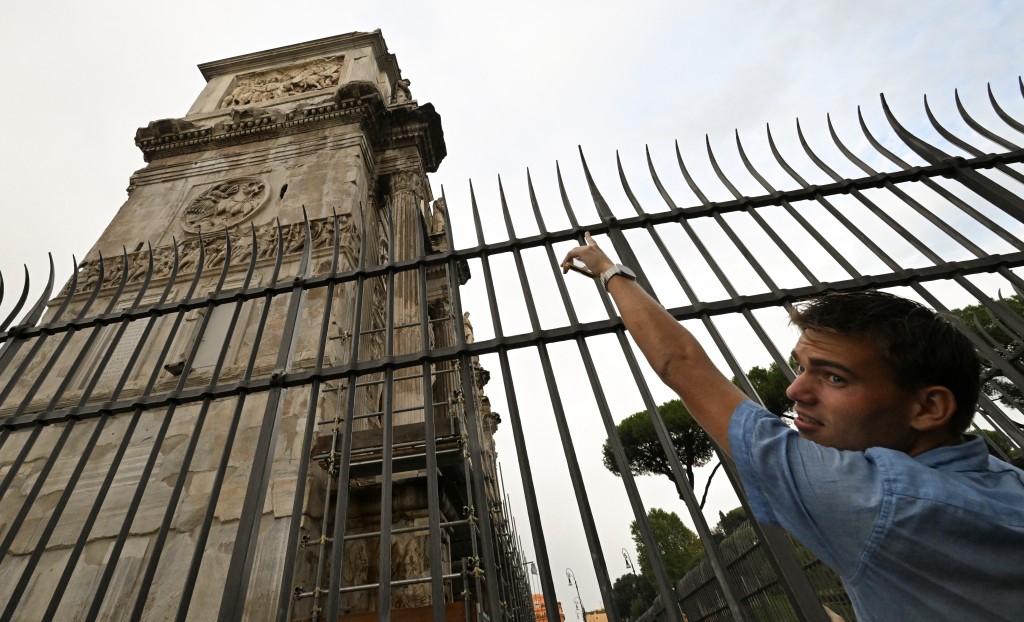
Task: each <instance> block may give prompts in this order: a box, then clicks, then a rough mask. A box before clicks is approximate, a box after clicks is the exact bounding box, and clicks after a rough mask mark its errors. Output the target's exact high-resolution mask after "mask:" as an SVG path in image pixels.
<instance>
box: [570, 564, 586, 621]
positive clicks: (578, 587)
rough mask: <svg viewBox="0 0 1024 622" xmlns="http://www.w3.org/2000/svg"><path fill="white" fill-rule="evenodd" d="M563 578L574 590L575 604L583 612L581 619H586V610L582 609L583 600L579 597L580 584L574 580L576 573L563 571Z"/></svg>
mask: <svg viewBox="0 0 1024 622" xmlns="http://www.w3.org/2000/svg"><path fill="white" fill-rule="evenodd" d="M565 578H566V579H569V585H571V586H572V587H575V588H576V603H577V604H578V605H579V607H580V609H582V610H583V619H584V620H586V619H587V610H586V609H584V608H583V598H582V597H581V596H580V582H579V581H577V580H576V573H575V572H573V571H572V568H566V569H565Z"/></svg>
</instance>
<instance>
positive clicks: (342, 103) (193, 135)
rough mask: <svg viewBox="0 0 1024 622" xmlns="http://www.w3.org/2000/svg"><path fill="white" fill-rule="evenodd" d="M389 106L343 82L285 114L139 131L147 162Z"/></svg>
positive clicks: (253, 113)
mask: <svg viewBox="0 0 1024 622" xmlns="http://www.w3.org/2000/svg"><path fill="white" fill-rule="evenodd" d="M384 108H385V104H384V98H383V97H382V96H381V94H380V91H379V90H378V89H377V88H376V87H375V86H374V85H372V84H370V83H367V82H355V83H348V84H345V85H343V86H342V87H341V88H339V89H338V91H337V93H336V94H335V97H334V100H333V101H332V102H331V103H327V104H323V105H316V106H310V107H308V108H296V109H294V110H291V111H289V112H284V111H282V110H279V109H275V108H247V109H241V110H239V109H232V113H231V116H230V118H228V119H225V120H223V121H221V122H219V123H216V124H214V125H212V126H200V125H197V124H195V123H192V122H189V121H186V120H184V119H162V120H159V121H153V122H152V123H150V124H149V126H147V127H145V128H139V131H138V132H136V134H135V144H136V146H138V148H139V149H140V150H141V151H142V155H143V158H144V159H145V160H146V162H151V161H153V160H155V159H159V158H167V157H171V156H175V155H180V154H184V153H193V152H196V151H204V150H206V149H217V148H221V147H227V146H231V145H236V144H242V143H248V142H253V141H260V140H267V139H270V138H276V137H278V136H284V135H288V134H297V133H300V132H308V131H310V130H313V129H318V128H321V127H325V126H330V125H337V124H338V123H352V122H363V121H370V120H372V119H375V118H377V117H379V116H380V115H381V114H382V113H383V111H384Z"/></svg>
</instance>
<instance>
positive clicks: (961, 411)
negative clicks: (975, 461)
mask: <svg viewBox="0 0 1024 622" xmlns="http://www.w3.org/2000/svg"><path fill="white" fill-rule="evenodd" d="M789 316H790V322H791V323H792V324H793V325H795V326H797V327H798V328H800V330H809V329H813V330H818V331H823V332H831V333H838V334H842V335H859V336H863V337H865V338H867V339H869V340H870V341H871V342H872V343H873V344H874V346H875V348H877V350H878V352H879V354H881V356H882V358H883V359H884V360H885V361H886V363H887V364H888V365H889V368H890V369H891V370H892V372H893V377H894V380H895V382H896V384H897V385H898V386H900V387H902V388H904V389H907V390H910V391H913V390H917V389H920V388H922V387H927V386H943V387H946V388H947V389H949V390H950V391H951V392H952V393H953V396H954V397H955V398H956V411H955V412H954V413H953V416H952V417H951V418H950V421H949V429H950V431H951V432H952V433H953V434H958V435H959V434H963V433H964V432H966V431H967V428H968V427H970V425H971V420H972V419H973V418H974V410H975V408H976V407H977V404H978V393H979V391H980V390H981V376H980V374H981V363H980V361H979V359H978V353H977V352H976V351H975V349H974V346H973V345H972V344H971V342H970V340H969V339H968V338H967V337H966V336H965V335H964V334H963V332H961V331H960V330H959V329H957V327H956V326H955V325H954V324H953V323H952V322H951V321H949V320H947V319H946V318H944V317H942V316H940V315H938V314H936V313H935V312H934V311H932V310H931V309H928V308H926V307H923V306H921V305H919V304H918V303H916V302H913V301H911V300H907V299H905V298H900V297H899V296H893V295H892V294H887V293H884V292H877V291H861V292H844V293H835V292H833V293H828V294H825V295H822V296H819V297H817V298H813V299H811V300H809V301H807V302H806V303H804V304H802V305H800V306H799V307H794V308H793V310H792V311H790V314H789Z"/></svg>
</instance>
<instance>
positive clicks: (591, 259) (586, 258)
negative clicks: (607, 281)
mask: <svg viewBox="0 0 1024 622" xmlns="http://www.w3.org/2000/svg"><path fill="white" fill-rule="evenodd" d="M583 239H584V240H585V241H586V244H585V245H584V246H577V247H576V248H574V249H572V250H571V251H569V252H568V253H567V254H566V255H565V259H563V260H562V274H568V272H569V270H573V271H575V272H579V273H580V274H585V275H587V276H589V277H590V278H592V279H596V278H597V277H599V276H601V274H602V273H603V272H604V271H605V270H607V269H608V268H611V267H612V266H613V265H614V263H613V262H612V260H611V259H608V255H605V254H604V251H603V250H601V247H600V246H598V245H597V242H595V241H594V238H592V237H590V233H584V234H583ZM576 260H579V261H581V262H583V266H580V265H578V264H577V263H576Z"/></svg>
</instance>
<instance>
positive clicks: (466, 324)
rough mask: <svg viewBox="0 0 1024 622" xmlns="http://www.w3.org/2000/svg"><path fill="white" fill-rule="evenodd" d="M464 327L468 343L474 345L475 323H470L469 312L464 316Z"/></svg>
mask: <svg viewBox="0 0 1024 622" xmlns="http://www.w3.org/2000/svg"><path fill="white" fill-rule="evenodd" d="M462 326H463V329H464V330H465V331H466V343H473V342H474V341H476V339H475V338H474V337H473V322H470V321H469V311H466V312H465V313H463V314H462Z"/></svg>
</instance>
